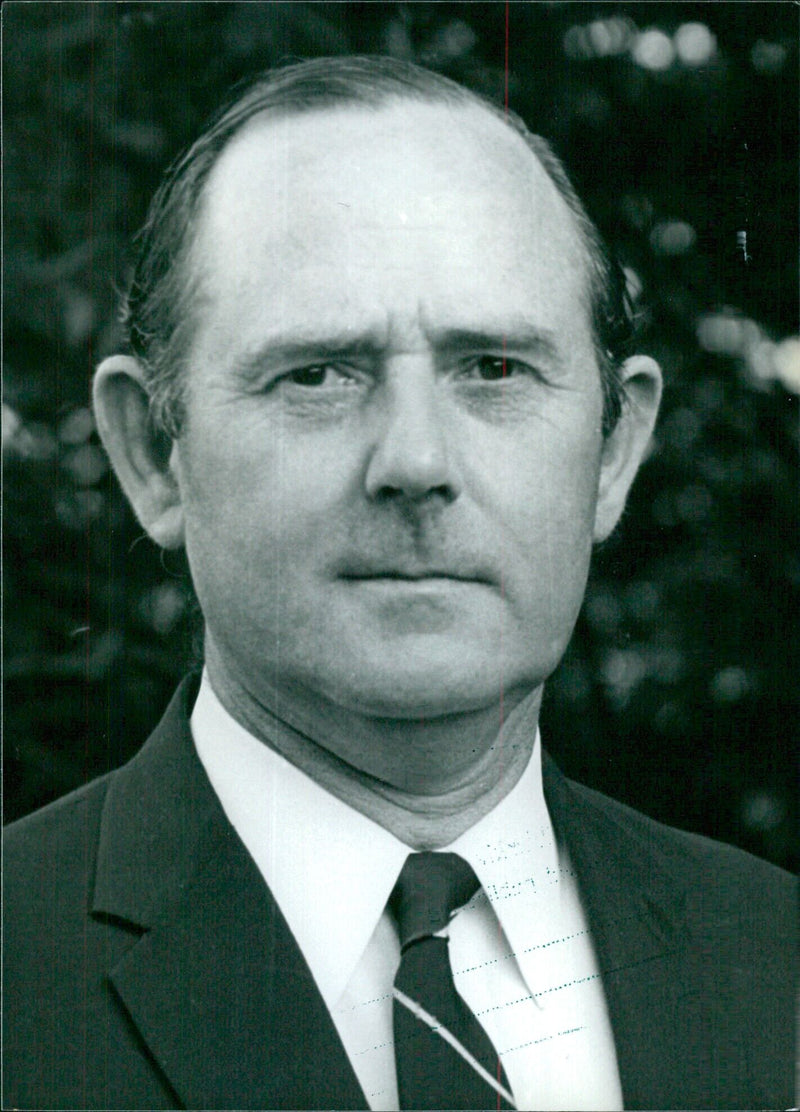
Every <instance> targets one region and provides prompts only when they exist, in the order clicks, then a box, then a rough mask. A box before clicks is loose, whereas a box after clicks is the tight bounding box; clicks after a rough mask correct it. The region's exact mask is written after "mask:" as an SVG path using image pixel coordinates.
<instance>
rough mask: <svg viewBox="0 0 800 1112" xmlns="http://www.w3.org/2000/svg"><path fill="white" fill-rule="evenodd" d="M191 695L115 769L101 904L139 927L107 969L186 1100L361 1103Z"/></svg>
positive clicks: (104, 836) (181, 697) (248, 1104)
mask: <svg viewBox="0 0 800 1112" xmlns="http://www.w3.org/2000/svg"><path fill="white" fill-rule="evenodd" d="M190 698H191V693H190V691H188V690H187V689H186V687H185V686H184V688H183V689H182V690H181V691H179V693H178V695H177V696H176V699H175V700H173V703H172V704H171V706H170V708H169V710H168V711H167V715H166V716H165V718H164V720H163V722H162V724H161V726H160V727H159V729H158V730H157V731H156V733H155V734H154V735H153V737H152V738H151V740H150V742H148V745H147V746H146V747H145V749H143V750H142V752H141V753H140V754H139V756H138V757H137V758H136V759H135V760H134V761H133V762H132V763H131V764H130V765H129V766H128V767H127V768H126V769H125V770H124V771H123V772H122V773H121V774H120V775H119V776H118V777H117V778H116V779H115V781H114V784H113V786H112V788H111V790H110V791H109V795H108V798H107V800H106V805H105V810H104V814H103V823H102V828H101V838H100V849H99V855H98V868H97V878H96V885H95V900H94V913H95V914H100V915H103V916H113V917H114V918H115V919H124V920H126V921H128V922H131V923H134V924H136V925H137V926H138V927H140V928H145V933H144V934H143V936H142V937H141V938H140V939H139V941H138V942H137V943H136V944H135V945H134V946H133V948H132V949H131V950H130V951H129V952H128V953H127V954H126V956H125V957H124V958H123V960H122V961H121V962H120V963H119V964H118V965H117V966H116V967H115V968H114V969H113V970H111V971H110V977H111V981H112V983H113V985H114V988H115V990H116V992H117V993H118V995H119V997H120V999H121V1000H122V1002H123V1004H124V1006H125V1008H126V1010H127V1012H128V1015H129V1017H130V1019H131V1021H132V1022H133V1023H134V1024H135V1026H136V1027H137V1029H138V1031H139V1034H140V1036H141V1037H142V1039H143V1040H144V1043H145V1044H146V1046H147V1047H148V1049H149V1051H150V1054H151V1055H152V1056H153V1058H154V1059H155V1061H156V1062H157V1063H158V1065H159V1067H160V1069H161V1070H162V1071H163V1074H164V1075H165V1076H166V1078H167V1079H168V1080H169V1083H170V1085H171V1086H172V1087H173V1089H174V1090H175V1092H176V1094H177V1095H178V1097H179V1099H180V1100H181V1102H182V1103H183V1104H184V1105H185V1106H186V1107H191V1108H202V1107H206V1108H234V1107H238V1108H253V1107H259V1108H320V1107H326V1106H327V1107H335V1108H358V1107H361V1108H363V1107H366V1101H365V1098H364V1095H363V1093H362V1091H361V1089H360V1087H359V1085H358V1082H357V1080H356V1078H355V1075H354V1073H353V1071H352V1068H351V1066H350V1063H349V1061H348V1059H347V1056H346V1054H345V1052H344V1049H343V1047H342V1044H341V1041H340V1040H339V1037H338V1034H337V1032H336V1030H335V1027H334V1025H333V1023H332V1021H331V1019H330V1016H329V1014H328V1011H327V1008H326V1007H325V1004H324V1002H323V1000H322V998H321V996H320V995H319V992H318V991H317V989H316V986H315V984H314V981H313V978H312V976H311V974H310V972H309V970H308V967H307V965H306V963H305V961H304V959H303V957H302V954H301V953H300V951H299V949H298V947H297V944H296V943H295V941H294V938H293V937H292V935H291V932H290V931H289V929H288V927H287V926H286V923H285V921H284V920H283V917H282V916H281V914H280V911H279V909H278V907H277V905H276V904H275V901H274V900H273V899H272V896H271V894H270V893H269V891H268V889H267V887H266V885H265V884H264V882H263V879H262V878H261V875H260V874H259V872H258V870H257V868H256V866H255V864H254V863H253V861H252V860H251V858H250V856H249V854H248V853H247V851H246V850H245V849H244V846H243V845H242V843H241V842H240V840H239V838H238V837H237V835H236V834H235V832H234V831H233V829H232V828H231V826H230V824H229V823H228V822H227V820H226V819H225V816H224V814H223V813H222V810H221V808H220V807H219V804H218V803H217V801H216V797H215V796H214V793H213V791H212V789H211V787H210V785H209V784H208V781H207V779H206V778H205V773H204V771H203V769H202V767H201V766H200V763H199V761H198V760H197V758H196V755H195V753H194V747H193V744H192V742H191V737H190V735H189V730H188V718H187V711H188V705H189V700H190Z"/></svg>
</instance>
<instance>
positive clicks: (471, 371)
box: [464, 355, 530, 382]
mask: <svg viewBox="0 0 800 1112" xmlns="http://www.w3.org/2000/svg"><path fill="white" fill-rule="evenodd" d="M526 370H530V368H529V367H527V365H526V364H524V363H521V362H520V361H519V360H518V359H508V358H506V356H504V355H479V356H476V357H475V358H473V359H470V360H468V362H467V363H466V365H465V367H464V371H465V373H466V376H467V377H468V378H472V379H478V380H479V381H481V382H501V381H502V380H503V379H505V378H510V377H511V376H512V375H518V374H520V372H524V371H526Z"/></svg>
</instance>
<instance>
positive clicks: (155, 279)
mask: <svg viewBox="0 0 800 1112" xmlns="http://www.w3.org/2000/svg"><path fill="white" fill-rule="evenodd" d="M401 99H406V100H414V101H422V102H427V103H433V104H444V105H448V106H451V107H469V106H472V107H475V106H477V107H479V108H482V109H484V110H485V111H488V112H490V113H491V114H492V115H493V116H495V117H496V118H497V119H499V120H501V121H502V122H503V123H505V124H506V125H507V126H508V127H510V128H511V129H512V130H513V131H514V132H516V133H517V134H518V135H520V136H521V137H522V139H523V140H524V141H525V143H526V144H527V146H528V147H529V149H530V150H531V151H532V153H533V154H534V155H535V156H536V158H537V159H538V160H539V162H540V164H541V165H542V167H543V169H544V170H545V172H546V173H547V175H548V176H549V178H550V180H551V181H552V182H553V185H554V186H555V188H556V189H557V190H558V192H559V194H560V195H561V197H562V198H563V200H564V201H565V203H566V205H567V207H568V209H569V211H570V212H571V213H572V216H573V218H574V219H575V222H576V225H577V229H578V233H579V236H580V240H581V242H582V244H583V248H584V254H585V262H586V267H587V275H588V295H589V296H588V303H589V311H590V316H591V326H592V335H593V341H594V346H595V352H596V358H597V362H598V366H599V369H600V375H601V380H602V386H603V435H604V436H605V435H608V434H609V433H610V432H611V431H612V430H613V428H614V427H615V425H616V423H617V420H618V419H619V415H620V412H621V409H622V404H623V400H624V391H623V386H622V382H621V379H620V375H619V366H620V363H621V362H622V360H623V359H624V357H625V355H626V354H627V352H628V348H629V345H630V341H631V337H632V332H633V324H632V314H631V309H630V303H629V299H628V296H627V293H626V287H625V278H624V275H623V273H622V270H621V268H620V266H619V264H618V263H617V262H616V261H615V260H614V259H613V258H612V256H611V255H610V253H609V251H608V249H607V248H606V246H605V244H604V242H603V239H602V237H601V235H600V233H599V231H598V230H597V228H596V227H595V225H594V223H593V222H592V220H591V219H590V218H589V216H588V214H587V212H586V210H585V208H584V206H583V204H582V202H581V200H580V198H579V197H578V195H577V193H576V192H575V189H574V188H573V186H572V183H571V182H570V180H569V177H568V175H567V172H566V170H565V169H564V166H563V164H562V163H561V161H560V159H559V158H558V157H557V156H556V155H555V154H554V152H553V150H552V149H551V147H550V145H549V144H548V143H547V141H546V140H545V139H543V138H542V137H541V136H539V135H535V134H534V133H533V132H531V131H529V130H528V128H527V127H526V125H525V123H524V122H523V121H522V119H521V118H520V117H519V116H517V115H515V114H514V113H513V112H508V111H506V110H505V109H503V108H501V107H499V106H498V105H496V104H494V103H493V102H492V101H490V100H487V99H486V98H485V97H483V96H481V95H479V94H477V93H475V92H472V91H471V90H469V89H466V88H464V87H463V86H462V85H459V84H457V83H456V82H455V81H451V80H450V79H449V78H446V77H443V76H441V75H440V74H437V73H434V72H432V71H431V70H426V69H422V68H421V67H420V66H416V65H413V64H412V63H410V62H405V61H399V60H397V59H395V58H389V57H383V56H375V57H370V56H349V57H348V56H342V57H333V58H316V59H313V60H311V61H304V62H299V63H295V64H292V65H288V66H285V67H281V68H277V69H270V70H267V71H265V72H263V73H261V74H259V75H258V76H256V77H255V78H251V79H250V80H249V81H247V83H246V84H244V86H242V85H239V86H236V87H235V88H234V90H233V91H232V93H231V95H230V97H229V98H228V99H227V101H226V102H225V103H224V104H223V105H222V107H221V108H220V109H219V110H218V111H217V113H216V114H215V115H214V116H213V117H212V119H211V120H210V122H209V124H208V126H207V127H206V129H205V130H204V131H203V133H202V134H201V135H200V136H199V138H198V139H196V140H195V142H194V143H193V144H192V145H191V146H190V147H189V148H188V149H187V150H186V151H185V152H184V153H183V154H182V155H181V156H180V157H179V158H178V159H177V160H176V161H175V162H174V163H173V164H172V166H171V167H170V168H169V170H168V171H167V173H166V175H165V178H164V181H163V182H162V184H161V186H160V188H159V189H158V191H157V193H156V194H155V196H154V198H153V201H152V203H151V205H150V209H149V212H148V215H147V219H146V222H145V224H144V227H143V228H142V230H141V232H140V233H139V235H138V237H137V241H136V245H137V252H136V260H135V266H134V273H133V278H132V280H131V283H130V287H129V290H128V293H127V295H126V297H125V299H124V302H123V310H122V320H123V324H124V326H125V329H126V333H127V340H128V344H129V348H130V351H131V353H132V354H134V355H135V356H136V357H137V358H138V359H139V361H140V363H141V365H142V367H143V370H144V374H145V377H146V382H147V387H148V391H149V394H150V406H151V416H152V420H153V425H154V427H155V428H156V429H157V430H159V431H161V432H164V433H166V434H167V435H168V436H170V437H173V438H175V437H177V436H179V434H180V430H181V427H182V424H183V420H184V416H185V409H184V384H185V381H186V374H187V367H186V360H187V354H188V351H189V347H190V338H191V335H192V333H193V330H194V321H195V312H194V307H195V305H196V303H197V298H196V296H195V295H196V275H195V272H194V270H193V268H192V266H191V260H190V252H191V247H192V244H193V241H194V235H195V232H196V229H197V223H198V215H199V211H200V207H201V201H202V196H203V188H204V186H205V183H206V181H207V180H208V177H209V174H210V173H211V171H212V169H213V167H214V165H215V164H216V162H217V160H218V159H219V157H220V155H221V153H222V151H223V150H224V148H225V147H226V145H227V144H228V142H229V141H230V140H231V139H232V138H233V136H234V135H236V134H237V133H238V132H239V131H240V130H241V128H242V127H243V126H244V125H245V124H246V123H247V122H248V121H249V120H251V119H252V118H253V117H254V116H256V115H259V114H260V113H264V112H275V113H277V112H280V113H282V114H284V115H285V114H292V113H293V114H301V113H305V112H312V111H315V110H319V109H324V108H330V107H339V106H343V105H365V106H368V107H374V108H378V107H381V106H383V105H385V104H386V103H387V102H389V101H391V100H401Z"/></svg>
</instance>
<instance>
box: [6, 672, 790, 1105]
mask: <svg viewBox="0 0 800 1112" xmlns="http://www.w3.org/2000/svg"><path fill="white" fill-rule="evenodd" d="M191 698H192V694H191V689H190V688H189V687H188V686H187V685H186V684H184V685H183V687H182V688H181V689H180V690H179V692H178V694H177V695H176V697H175V699H173V701H172V703H171V705H170V707H169V709H168V710H167V713H166V715H165V717H164V719H163V721H162V722H161V724H160V726H159V727H158V729H157V730H156V731H155V733H154V734H153V736H152V737H151V738H150V740H149V741H148V743H147V744H146V745H145V746H144V748H143V749H142V750H141V752H140V753H139V754H138V755H137V756H136V757H135V758H134V759H133V760H132V761H131V762H130V763H129V764H128V765H126V766H125V767H124V768H122V769H120V770H119V771H117V772H114V773H112V774H110V775H108V776H106V777H103V778H102V779H100V780H97V781H95V782H94V783H92V784H89V785H88V787H86V788H84V789H82V790H80V791H78V792H75V793H73V794H72V795H69V796H66V797H65V798H64V799H62V800H59V801H58V802H57V803H54V804H52V805H51V806H49V807H47V808H45V809H44V810H42V811H40V812H38V813H37V814H35V815H32V816H30V817H29V818H27V819H24V820H22V821H21V822H19V823H17V824H15V825H14V826H12V827H9V828H8V830H7V832H6V839H5V870H4V879H5V885H6V892H5V900H6V903H5V916H6V919H5V939H4V942H5V963H6V973H5V986H4V987H5V1007H4V1021H5V1044H4V1064H5V1092H4V1101H3V1107H4V1108H12V1107H19V1108H39V1109H42V1108H91V1109H100V1108H102V1109H111V1108H126V1109H130V1108H144V1109H157V1108H174V1107H182V1108H193V1109H199V1108H204V1109H212V1108H213V1109H219V1108H225V1109H233V1108H237V1109H238V1108H293V1109H309V1108H333V1109H344V1108H365V1107H366V1101H365V1099H364V1095H363V1093H362V1092H361V1090H360V1088H359V1085H358V1082H357V1081H356V1078H355V1076H354V1074H353V1072H352V1069H351V1068H350V1065H349V1062H348V1060H347V1058H346V1055H345V1053H344V1050H343V1048H342V1045H341V1043H340V1041H339V1039H338V1036H337V1034H336V1031H335V1028H334V1026H333V1024H332V1021H331V1019H330V1017H329V1015H328V1013H327V1010H326V1008H325V1006H324V1004H323V1002H322V999H321V997H320V996H319V994H318V992H317V990H316V988H315V985H314V983H313V980H312V978H311V975H310V973H309V971H308V968H307V966H306V964H305V961H304V960H303V957H302V955H301V954H300V952H299V950H298V948H297V946H296V944H295V942H294V939H293V937H292V935H291V933H290V932H289V930H288V928H287V926H286V924H285V922H284V920H283V918H282V916H281V913H280V911H279V910H278V908H277V907H276V905H275V903H274V901H273V899H272V897H271V895H270V892H269V891H268V890H267V887H266V886H265V884H264V882H263V880H262V878H261V876H260V874H259V873H258V871H257V869H256V867H255V865H254V864H253V862H252V860H251V858H250V857H249V855H248V854H247V852H246V851H245V849H244V847H243V845H242V844H241V842H240V841H239V839H238V837H237V835H236V834H235V833H234V831H233V829H232V828H231V826H230V825H229V823H228V822H227V820H226V818H225V816H224V814H223V812H222V810H221V808H220V805H219V803H218V802H217V799H216V797H215V795H214V793H213V791H212V789H211V787H210V785H209V783H208V780H207V779H206V776H205V773H204V771H203V768H202V766H201V765H200V763H199V761H198V759H197V757H196V755H195V752H194V747H193V744H192V741H191V735H190V732H189V728H188V710H189V707H190V705H191V702H190V700H191ZM545 790H546V795H547V801H548V806H549V808H550V811H551V814H552V818H553V821H554V824H555V826H556V830H557V832H558V835H559V837H560V838H561V839H563V841H564V842H565V843H566V844H567V846H568V847H569V852H570V854H571V857H572V861H573V864H574V866H575V868H576V870H577V872H578V876H579V881H580V886H581V892H582V896H583V899H584V901H585V905H586V908H587V911H588V914H589V918H590V923H591V928H592V934H593V937H594V940H595V944H596V948H597V952H598V956H599V961H600V965H601V969H602V971H603V983H604V986H605V991H606V996H607V999H608V1006H609V1009H610V1014H611V1021H612V1025H613V1029H614V1036H615V1039H616V1046H617V1055H618V1061H619V1069H620V1074H621V1078H622V1088H623V1093H624V1098H625V1104H626V1107H628V1108H660V1109H690V1108H779V1107H786V1106H788V1105H790V1104H791V1103H792V1064H793V1045H792V1043H793V1039H792V1034H793V1021H792V1011H793V1008H792V996H793V993H792V980H793V978H792V967H793V960H794V930H795V908H794V900H793V892H792V889H793V885H792V882H791V879H790V878H789V877H788V876H787V875H786V874H784V873H782V872H780V871H779V870H777V869H775V868H773V867H772V866H770V865H767V864H765V863H764V862H762V861H759V860H757V859H755V858H753V857H750V856H748V855H747V854H744V853H741V852H739V851H737V850H734V849H731V848H729V847H727V846H723V845H719V844H716V843H713V842H710V841H708V840H707V839H703V838H700V837H696V836H693V835H689V834H684V833H681V832H678V831H676V830H671V829H669V828H667V827H664V826H660V825H659V824H657V823H654V822H652V821H650V820H649V819H647V818H645V817H644V816H643V815H640V814H637V813H636V812H634V811H631V810H630V809H629V808H627V807H624V806H622V805H621V804H619V803H615V802H613V801H612V800H610V799H607V798H605V797H604V796H601V795H599V794H597V793H596V792H593V791H590V790H588V789H587V788H584V787H581V786H579V785H577V784H573V783H571V782H570V781H568V780H566V779H565V778H564V777H563V776H562V775H561V773H560V772H559V771H558V769H557V768H556V767H555V766H554V765H553V764H552V762H546V767H545Z"/></svg>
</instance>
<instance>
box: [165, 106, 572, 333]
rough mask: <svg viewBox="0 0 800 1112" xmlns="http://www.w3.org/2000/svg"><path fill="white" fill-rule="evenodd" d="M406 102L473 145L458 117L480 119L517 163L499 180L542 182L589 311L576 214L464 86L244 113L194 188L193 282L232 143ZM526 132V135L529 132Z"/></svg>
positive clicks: (534, 157) (516, 137)
mask: <svg viewBox="0 0 800 1112" xmlns="http://www.w3.org/2000/svg"><path fill="white" fill-rule="evenodd" d="M408 106H411V107H412V108H413V109H416V110H417V111H418V112H420V113H421V114H438V115H441V114H443V113H444V114H447V115H448V116H449V117H450V118H451V119H452V120H453V127H452V128H449V129H448V131H449V132H450V133H451V134H454V133H456V132H458V134H465V133H467V132H468V131H471V132H472V137H473V138H474V140H475V141H476V142H477V143H478V144H479V145H480V144H481V143H482V142H483V141H484V139H483V137H481V136H480V134H479V127H477V126H473V127H472V128H467V127H464V126H463V118H465V117H466V118H469V117H472V118H473V120H475V121H482V122H483V123H484V124H486V126H487V127H489V128H490V135H491V134H492V133H493V135H494V136H495V137H496V138H497V140H498V141H499V143H498V145H499V144H500V143H503V144H505V145H506V146H507V148H508V149H509V150H511V151H512V152H513V156H514V161H516V164H517V165H516V167H514V165H513V164H509V163H506V164H505V165H504V166H503V167H502V173H503V180H504V181H507V180H508V179H509V178H512V175H514V173H515V172H516V173H518V175H519V181H520V183H523V182H524V181H530V175H531V173H533V175H535V178H536V179H537V180H538V182H539V184H540V185H542V184H543V185H544V188H545V189H546V190H547V191H548V194H549V197H550V200H551V201H554V203H555V204H556V206H557V208H558V210H559V211H560V212H561V214H562V216H563V217H564V218H565V227H566V228H568V234H569V238H570V239H571V241H572V246H573V247H574V250H575V252H576V258H575V261H576V263H578V264H579V265H580V268H581V272H582V275H581V277H582V280H581V289H580V296H581V300H582V307H583V308H584V309H585V311H586V312H587V313H589V312H590V302H591V276H590V273H589V265H590V252H589V249H588V246H587V244H586V241H585V237H584V235H583V234H582V230H581V227H580V224H579V219H578V217H577V215H576V213H575V212H573V211H572V209H571V208H570V206H569V204H568V203H567V200H566V199H565V197H564V196H563V194H562V193H561V191H560V189H559V188H558V186H557V185H556V183H555V182H554V181H553V178H552V176H551V175H550V173H549V172H548V170H547V168H546V166H545V165H544V163H543V162H542V159H541V157H540V155H539V153H538V152H537V151H536V150H535V149H534V148H533V147H532V146H531V144H530V143H529V142H528V141H527V138H526V135H523V134H522V133H521V132H520V131H519V130H518V129H517V128H516V127H514V126H512V125H511V124H510V123H508V121H507V120H506V119H505V118H504V117H503V116H502V115H501V113H500V111H499V110H496V109H495V107H494V106H493V105H492V104H491V103H490V102H485V101H483V100H482V99H480V98H478V97H473V96H472V94H470V93H469V92H468V91H465V96H464V97H463V98H460V97H459V98H456V97H455V96H454V97H452V98H450V97H447V98H445V97H441V98H439V97H426V96H425V95H424V94H423V93H420V92H418V91H417V90H416V89H410V90H408V91H406V90H396V91H395V90H391V91H386V92H384V95H383V96H381V97H380V98H375V99H374V100H370V101H361V100H351V101H344V100H340V101H336V102H333V103H325V102H314V103H312V104H307V105H299V106H294V105H280V106H277V107H272V106H267V107H265V108H263V109H261V110H260V111H258V112H256V113H255V114H253V115H252V116H250V117H249V118H248V119H247V120H246V121H244V123H242V125H241V126H240V127H238V128H237V130H236V131H234V132H233V134H231V135H230V136H229V138H228V139H227V141H226V142H225V144H224V145H223V147H222V148H221V149H220V150H219V151H218V152H217V154H216V158H215V160H214V162H213V165H212V166H211V167H210V169H209V171H208V173H207V175H206V177H205V180H204V181H203V183H202V187H201V189H200V191H199V194H198V198H197V211H196V214H195V215H196V224H195V227H194V229H193V232H192V235H191V237H190V242H189V244H188V248H189V250H188V255H187V259H186V262H187V264H188V267H187V269H188V268H191V269H193V270H194V274H195V281H196V282H197V281H198V280H199V278H200V275H201V273H202V265H201V263H200V260H199V258H198V257H197V254H196V252H197V251H198V248H199V247H200V246H201V243H202V238H203V226H204V224H205V221H206V218H207V215H208V206H209V201H210V198H211V196H212V192H213V188H214V184H215V181H216V180H217V179H218V176H219V174H220V173H222V172H224V164H225V162H226V161H227V159H228V158H229V156H231V155H235V153H236V148H237V147H242V146H244V145H245V144H247V143H248V142H252V141H253V140H254V139H256V137H257V133H258V132H259V131H264V130H266V129H268V128H270V127H281V126H282V125H291V124H292V123H293V122H294V121H297V120H302V119H305V118H312V117H321V116H326V115H329V116H343V115H348V116H350V117H352V118H357V117H358V116H363V117H364V118H365V119H369V117H371V116H379V115H381V114H385V113H397V112H400V111H402V110H403V109H404V108H407V107H408ZM459 117H462V120H460V121H459V119H458V118H459ZM528 134H531V135H532V134H533V133H528ZM411 135H412V141H415V140H416V133H415V132H414V131H412V132H411ZM533 138H536V136H533ZM198 295H200V296H202V293H201V290H200V288H199V286H197V285H196V286H195V303H197V297H198ZM590 327H591V322H590Z"/></svg>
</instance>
